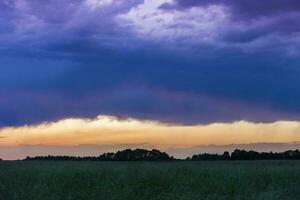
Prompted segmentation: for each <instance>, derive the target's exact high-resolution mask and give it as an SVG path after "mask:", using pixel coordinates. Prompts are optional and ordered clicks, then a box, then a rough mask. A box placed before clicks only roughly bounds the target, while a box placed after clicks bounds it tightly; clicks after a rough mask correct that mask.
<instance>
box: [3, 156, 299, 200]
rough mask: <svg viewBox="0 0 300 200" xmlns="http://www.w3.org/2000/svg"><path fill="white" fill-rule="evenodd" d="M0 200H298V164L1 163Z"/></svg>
mask: <svg viewBox="0 0 300 200" xmlns="http://www.w3.org/2000/svg"><path fill="white" fill-rule="evenodd" d="M0 180H1V181H0V200H127V199H128V200H148V199H149V200H167V199H168V200H169V199H170V200H177V199H178V200H193V199H195V200H198V199H199V200H201V199H207V200H209V199H216V200H222V199H224V200H228V199H245V200H248V199H249V200H250V199H255V200H260V199H271V200H277V199H278V200H285V199H286V200H291V199H300V189H299V188H300V161H297V160H289V161H284V160H282V161H197V162H195V161H189V162H186V161H163V162H159V161H157V162H151V161H150V162H149V161H148V162H140V161H136V162H106V161H102V162H97V161H94V162H91V161H81V162H78V161H2V162H0Z"/></svg>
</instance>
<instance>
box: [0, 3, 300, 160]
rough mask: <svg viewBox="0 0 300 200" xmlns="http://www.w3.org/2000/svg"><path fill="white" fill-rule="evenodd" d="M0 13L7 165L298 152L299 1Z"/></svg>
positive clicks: (23, 6) (27, 7)
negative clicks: (149, 154)
mask: <svg viewBox="0 0 300 200" xmlns="http://www.w3.org/2000/svg"><path fill="white" fill-rule="evenodd" d="M0 11H1V12H0V149H2V153H1V154H0V157H2V158H5V159H17V158H22V157H24V156H25V155H24V154H25V153H26V154H28V155H48V154H68V155H69V154H76V155H91V154H93V155H94V154H95V153H97V154H99V153H100V152H105V151H108V150H109V151H112V150H118V149H122V148H131V147H132V148H138V147H143V148H159V149H163V150H166V151H167V152H169V153H172V154H174V155H175V156H182V155H186V154H188V153H191V152H194V151H221V150H226V149H228V148H229V149H232V148H233V147H236V145H240V146H241V147H245V148H255V149H263V150H282V149H285V148H292V147H293V148H296V147H298V146H299V143H298V142H299V141H300V93H299V91H300V79H299V77H300V66H299V65H300V22H299V20H297V19H299V17H300V2H299V1H298V0H286V1H282V0H265V1H259V0H252V1H248V0H240V1H235V0H45V1H40V0H2V1H0ZM297 145H298V146H297ZM262 146H266V147H267V148H262ZM200 147H201V148H200ZM202 147H203V148H202ZM24 149H26V150H24ZM57 149H59V151H57ZM191 149H192V150H191ZM3 152H4V153H3ZM24 152H25V153H24Z"/></svg>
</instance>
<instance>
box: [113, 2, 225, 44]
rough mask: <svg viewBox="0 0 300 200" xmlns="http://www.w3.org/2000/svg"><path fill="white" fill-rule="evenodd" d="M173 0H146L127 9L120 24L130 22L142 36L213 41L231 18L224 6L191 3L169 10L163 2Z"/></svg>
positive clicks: (129, 24)
mask: <svg viewBox="0 0 300 200" xmlns="http://www.w3.org/2000/svg"><path fill="white" fill-rule="evenodd" d="M166 3H169V4H172V3H174V2H173V1H172V0H145V1H144V3H143V4H140V5H138V6H137V7H134V8H132V9H131V10H130V11H129V12H128V13H126V14H121V15H119V16H118V17H117V19H118V21H119V23H120V24H121V26H128V27H130V28H132V29H133V31H134V32H136V33H137V34H139V35H140V36H141V37H144V38H147V37H151V38H156V39H163V40H165V39H167V40H170V41H172V40H178V39H182V40H185V41H190V42H193V41H205V42H212V41H213V40H214V39H215V38H216V37H217V36H218V31H217V30H218V29H221V28H222V27H223V26H224V25H225V24H226V23H227V21H228V14H227V13H226V10H225V8H224V7H222V6H219V5H212V6H208V7H192V8H189V9H185V10H167V11H165V10H164V9H162V8H160V7H161V6H162V5H164V4H166Z"/></svg>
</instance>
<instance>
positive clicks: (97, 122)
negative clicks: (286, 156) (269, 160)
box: [0, 116, 300, 158]
mask: <svg viewBox="0 0 300 200" xmlns="http://www.w3.org/2000/svg"><path fill="white" fill-rule="evenodd" d="M299 131H300V122H298V121H278V122H274V123H251V122H246V121H239V122H234V123H213V124H208V125H192V126H184V125H177V124H162V123H160V122H157V121H143V120H137V119H131V118H128V119H118V118H115V117H111V116H98V117H97V118H95V119H75V118H74V119H65V120H61V121H57V122H51V123H43V124H39V125H35V126H22V127H11V128H3V129H1V130H0V135H1V139H0V146H1V148H6V150H7V149H9V148H12V149H13V148H14V147H18V148H16V149H22V148H25V149H26V148H27V150H28V153H29V154H30V155H33V154H40V153H41V152H43V153H44V154H47V153H48V154H49V153H51V152H52V153H53V152H54V150H53V146H56V147H61V149H64V150H63V151H61V153H63V152H66V153H67V154H68V155H70V154H72V152H73V153H74V154H79V155H87V154H92V155H94V154H97V153H99V152H103V151H111V150H116V149H122V148H137V147H140V148H160V149H168V150H169V151H172V152H174V153H176V152H177V154H178V155H179V154H182V153H184V152H189V151H190V150H191V149H194V150H199V149H201V148H202V150H205V149H207V150H209V148H211V149H210V151H222V149H228V148H229V149H230V148H233V147H234V145H231V146H230V144H249V143H250V144H255V143H270V145H269V146H268V145H265V147H266V150H267V149H272V148H273V149H275V150H276V149H279V150H281V149H282V148H283V147H284V148H287V147H289V145H287V144H289V143H293V142H295V141H300V135H299ZM279 143H282V145H277V146H276V144H279ZM208 144H212V145H223V146H219V147H218V146H216V147H214V146H205V145H208ZM272 144H274V145H272ZM283 144H286V145H285V146H284V145H283ZM294 144H296V143H294ZM226 145H227V146H226ZM228 145H229V146H228ZM51 146H52V148H51ZM246 147H247V146H246ZM252 147H253V148H258V149H263V145H261V146H259V145H258V146H255V145H252ZM267 147H268V148H267ZM269 147H270V148H269ZM247 148H251V145H248V147H247ZM30 149H31V150H30ZM47 149H48V150H47ZM68 149H69V150H68ZM180 149H181V150H180ZM188 149H190V150H188ZM73 150H74V151H73ZM94 150H96V151H95V152H94V154H93V153H92V152H93V151H94ZM34 151H36V152H34ZM3 152H4V151H3ZM5 152H7V153H8V151H5ZM12 152H14V153H16V155H18V152H16V151H12ZM59 152H60V151H59ZM57 153H58V151H56V154H57ZM1 155H3V156H4V157H6V158H7V157H9V156H13V155H12V154H11V153H10V154H9V155H8V154H7V155H4V154H1ZM16 155H15V157H16ZM15 157H14V158H15Z"/></svg>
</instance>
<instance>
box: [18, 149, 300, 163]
mask: <svg viewBox="0 0 300 200" xmlns="http://www.w3.org/2000/svg"><path fill="white" fill-rule="evenodd" d="M296 159H300V151H299V150H298V149H297V150H289V151H284V152H279V153H278V152H256V151H246V150H240V149H236V150H234V151H233V152H232V153H229V152H228V151H225V152H224V153H223V154H210V153H203V154H197V155H193V156H192V157H187V158H186V159H183V160H186V161H206V160H207V161H214V160H296ZM24 160H25V161H32V160H37V161H172V160H180V159H175V158H173V157H172V156H169V155H168V154H167V153H165V152H161V151H159V150H156V149H153V150H145V149H135V150H132V149H126V150H123V151H117V152H116V153H104V154H102V155H100V156H95V157H92V156H90V157H75V156H50V155H49V156H37V157H27V158H25V159H24Z"/></svg>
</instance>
